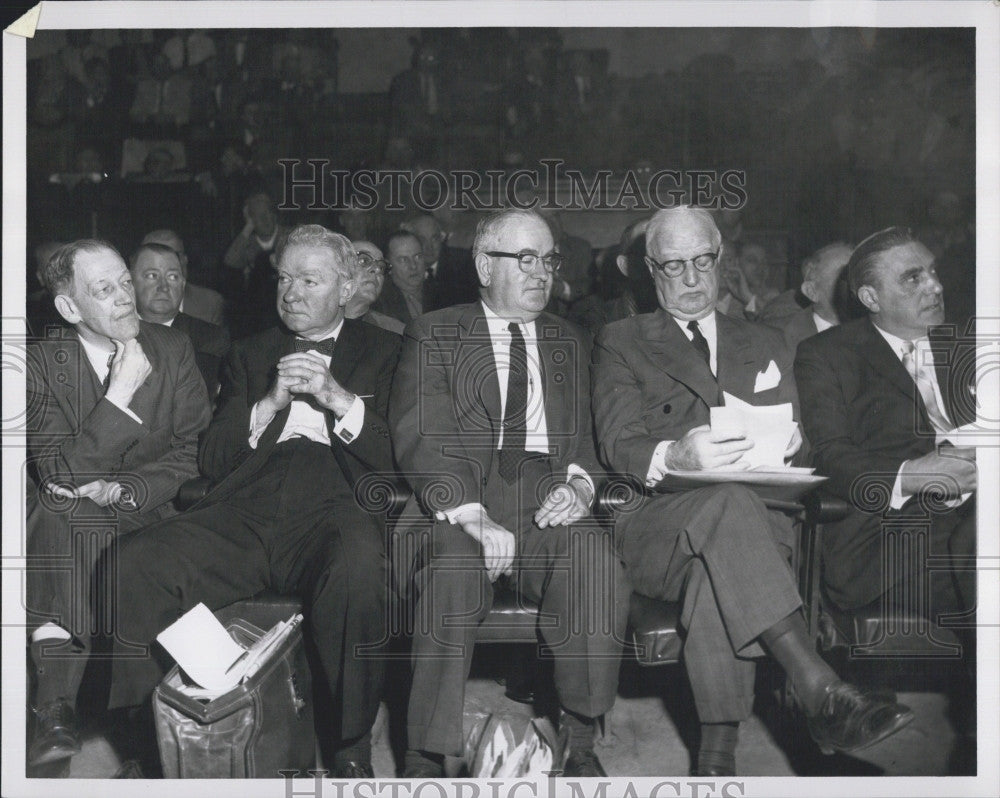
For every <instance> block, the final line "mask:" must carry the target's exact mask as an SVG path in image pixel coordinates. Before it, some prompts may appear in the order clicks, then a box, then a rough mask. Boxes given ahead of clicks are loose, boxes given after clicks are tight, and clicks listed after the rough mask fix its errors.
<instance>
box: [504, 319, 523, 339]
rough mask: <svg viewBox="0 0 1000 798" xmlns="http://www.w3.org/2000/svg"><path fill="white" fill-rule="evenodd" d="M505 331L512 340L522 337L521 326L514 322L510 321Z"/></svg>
mask: <svg viewBox="0 0 1000 798" xmlns="http://www.w3.org/2000/svg"><path fill="white" fill-rule="evenodd" d="M507 329H508V330H510V334H511V336H512V337H514V338H523V337H524V336H523V335H521V325H520V324H518V323H517V322H516V321H512V322H511V323H510V324H508V325H507Z"/></svg>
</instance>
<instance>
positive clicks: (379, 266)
mask: <svg viewBox="0 0 1000 798" xmlns="http://www.w3.org/2000/svg"><path fill="white" fill-rule="evenodd" d="M358 263H360V264H361V268H362V269H368V271H370V272H371V273H372V274H388V273H389V270H390V269H391V268H392V264H391V263H389V262H388V261H386V260H382V258H375V257H373V256H372V255H370V254H369V253H367V252H359V253H358Z"/></svg>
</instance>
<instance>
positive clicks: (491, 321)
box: [479, 300, 535, 339]
mask: <svg viewBox="0 0 1000 798" xmlns="http://www.w3.org/2000/svg"><path fill="white" fill-rule="evenodd" d="M479 304H480V305H482V307H483V315H484V316H485V317H486V326H487V327H489V329H490V334H491V335H495V334H496V333H503V334H505V335H510V322H509V321H508V320H507V319H504V318H501V317H500V316H498V315H497V314H496V313H494V312H493V311H492V310H491V309H490V306H489V305H487V304H486V303H485V302H484V301H483V300H479ZM517 326H518V327H520V328H521V334H522V335H523V336H524V337H525V338H526V339H527V338H533V337H534V335H535V324H534V322H528V323H525V322H523V321H521V322H518V324H517Z"/></svg>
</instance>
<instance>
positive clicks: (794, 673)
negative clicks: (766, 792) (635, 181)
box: [593, 207, 913, 777]
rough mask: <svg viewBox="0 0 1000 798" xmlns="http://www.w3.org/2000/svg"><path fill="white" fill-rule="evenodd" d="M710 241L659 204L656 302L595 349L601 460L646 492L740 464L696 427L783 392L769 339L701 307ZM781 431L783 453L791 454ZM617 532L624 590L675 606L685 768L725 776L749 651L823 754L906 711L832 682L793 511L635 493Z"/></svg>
mask: <svg viewBox="0 0 1000 798" xmlns="http://www.w3.org/2000/svg"><path fill="white" fill-rule="evenodd" d="M721 249H722V236H721V235H720V233H719V230H718V228H717V227H716V225H715V222H714V221H713V220H712V217H711V215H710V214H709V213H708V212H707V211H705V210H701V209H697V208H689V207H678V208H670V209H666V210H661V211H659V212H658V213H657V214H656V215H655V216H654V217H653V219H652V220H651V221H650V223H649V226H648V228H647V230H646V255H647V257H646V265H647V267H648V268H649V269H650V271H651V272H652V274H653V280H654V282H655V284H656V295H657V299H658V302H659V305H660V307H659V309H657V310H656V311H654V312H653V313H646V314H641V315H638V316H633V317H631V318H627V319H623V320H621V321H617V322H613V323H611V324H608V325H607V326H605V327H604V329H603V330H602V331H601V333H600V334H599V335H598V339H597V343H596V345H595V349H594V367H593V386H594V394H593V404H594V418H595V425H596V429H597V441H598V445H599V447H600V451H601V454H602V455H603V457H604V460H605V462H606V463H607V464H608V465H609V466H610V467H611V468H612V469H614V470H615V471H616V472H620V473H621V472H624V473H628V474H630V475H632V476H633V477H635V479H636V480H637V481H638V482H641V483H644V484H645V485H646V486H647V487H648V488H650V489H652V488H654V487H655V486H656V485H657V484H658V483H659V482H660V481H661V480H662V479H663V478H664V476H666V475H667V474H669V473H671V472H676V471H683V472H691V471H703V470H705V471H707V470H712V469H716V470H729V471H738V470H741V469H745V468H746V467H747V464H746V462H745V461H744V459H743V455H744V453H745V452H747V451H748V450H749V449H750V448H751V447H752V446H753V442H752V441H751V440H749V439H748V438H747V437H746V435H745V434H744V433H742V432H730V433H728V434H727V433H724V432H723V431H721V430H719V429H717V428H716V429H712V428H711V426H710V425H709V421H710V409H711V408H713V407H717V406H719V405H722V404H724V402H725V401H726V395H727V394H728V395H730V396H732V397H737V398H738V399H740V400H742V401H743V402H747V403H750V404H753V405H774V404H779V403H783V402H791V403H792V407H793V412H794V413H795V416H796V418H797V413H798V401H797V396H796V391H795V385H794V382H793V380H792V372H791V355H790V353H789V351H788V350H787V348H786V347H785V345H784V341H783V339H782V336H781V333H780V332H778V331H777V330H774V329H772V328H770V327H765V326H763V325H759V324H755V323H752V322H747V321H743V320H740V319H735V318H732V317H729V316H726V315H724V314H721V313H719V312H718V311H717V310H716V307H715V305H716V300H717V298H718V291H719V267H718V262H719V256H720V253H721ZM801 444H802V437H801V435H800V434H799V433H798V430H797V428H796V432H795V433H794V435H792V437H791V440H789V442H788V446H787V449H786V451H785V453H784V454H785V459H786V461H788V460H791V459H792V458H793V457H794V456H795V455H796V454H798V455H799V457H800V458H801V452H800V451H799V450H800V448H801ZM615 534H616V539H617V543H618V546H619V550H620V551H621V552H622V556H623V557H624V559H625V563H626V567H627V569H628V575H629V579H630V580H631V581H632V584H633V585H634V587H635V589H636V590H637V591H638V592H640V593H644V594H646V595H649V596H652V597H654V598H661V599H667V600H670V601H679V602H680V603H681V605H682V609H681V624H682V626H683V629H684V634H685V640H684V660H685V664H686V666H687V671H688V676H689V678H690V681H691V688H692V692H693V693H694V699H695V705H696V707H697V710H698V716H699V719H700V721H701V744H700V748H699V752H698V760H697V763H696V764H695V765H694V767H693V768H692V770H693V775H696V776H713V777H714V776H732V775H735V773H736V762H735V751H736V742H737V733H738V729H739V723H740V722H741V721H743V720H745V719H746V718H748V717H749V716H750V713H751V711H752V709H753V698H754V694H753V687H754V662H753V658H755V657H759V656H762V655H763V654H764V653H765V652H766V653H767V654H770V655H771V656H772V657H774V658H775V659H776V660H777V661H778V663H779V664H780V665H781V666H782V667H783V668H784V670H785V672H786V674H787V675H788V678H789V680H790V682H791V685H792V687H793V688H794V691H795V695H796V697H797V699H798V701H799V703H800V705H801V706H802V708H803V710H804V711H805V713H806V716H807V719H808V725H809V731H810V733H811V734H812V736H813V738H814V739H815V740H816V742H817V743H818V744H819V746H820V748H821V749H822V750H823V751H824V752H827V753H832V752H833V751H834V750H839V751H842V752H851V751H856V750H859V749H861V748H865V747H867V746H869V745H872V744H874V743H876V742H878V741H879V740H881V739H883V738H885V737H887V736H888V735H890V734H892V733H893V732H895V731H897V730H898V729H899V728H901V727H902V726H903V725H905V724H906V723H907V722H909V721H910V720H911V719H912V717H913V716H912V713H911V712H910V711H909V710H908V709H907V708H906V707H904V706H902V705H900V704H897V703H896V702H895V699H894V696H893V695H892V694H891V692H888V691H882V692H881V693H878V694H867V693H863V692H861V691H859V690H858V689H856V688H855V687H853V686H852V685H849V684H847V683H846V682H842V681H840V680H839V679H838V677H837V675H836V673H834V672H833V671H832V670H831V669H830V667H829V666H828V665H827V664H826V663H825V662H824V661H823V660H822V659H821V658H820V657H819V656H818V654H817V653H816V649H815V646H814V643H813V641H812V640H810V639H809V636H808V634H807V631H806V625H805V620H804V618H803V616H802V613H801V606H802V602H801V600H800V598H799V594H798V592H797V589H796V583H795V579H794V577H793V576H792V572H791V569H790V568H789V567H788V559H789V557H790V555H791V553H792V551H793V546H794V541H795V538H794V534H793V528H792V521H791V519H790V518H789V517H787V516H786V515H784V514H783V513H781V512H780V511H778V510H775V509H771V508H769V507H767V506H766V505H765V504H764V502H763V501H762V500H761V498H760V497H759V496H758V495H757V494H756V493H754V492H753V491H752V490H751V489H750V488H749V487H748V486H747V485H745V484H740V483H739V482H738V480H737V479H736V477H735V476H734V479H733V481H731V482H718V483H717V484H711V485H706V486H704V487H691V488H688V489H686V490H677V491H674V492H653V491H652V490H650V492H648V493H647V495H646V496H645V497H643V499H642V502H641V504H640V506H639V507H637V508H635V507H633V508H632V510H631V511H630V512H628V513H622V515H621V517H620V518H619V520H618V523H617V525H616V531H615Z"/></svg>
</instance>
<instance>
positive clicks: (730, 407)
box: [710, 392, 796, 468]
mask: <svg viewBox="0 0 1000 798" xmlns="http://www.w3.org/2000/svg"><path fill="white" fill-rule="evenodd" d="M723 398H724V400H725V405H724V406H723V407H713V408H711V410H710V414H711V415H710V419H711V424H712V431H713V432H722V433H725V434H742V435H746V436H747V437H748V438H749V439H750V440H752V441H753V444H754V445H753V448H752V449H750V450H749V451H747V452H746V453H745V454H744V455H743V457H742V458H741V459H740V462H746V463H749V464H750V467H751V468H754V467H759V466H764V467H767V468H781V467H782V466H784V464H785V450H786V449H787V448H788V444H789V442H790V441H791V440H792V435H793V434H794V433H795V426H796V425H795V420H794V419H793V417H792V405H791V403H789V402H785V403H784V404H780V405H764V406H760V407H758V406H756V405H751V404H749V403H747V402H744V401H743V400H742V399H740V398H738V397H736V396H733V395H732V394H731V393H725V392H723ZM727 467H728V466H727Z"/></svg>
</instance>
